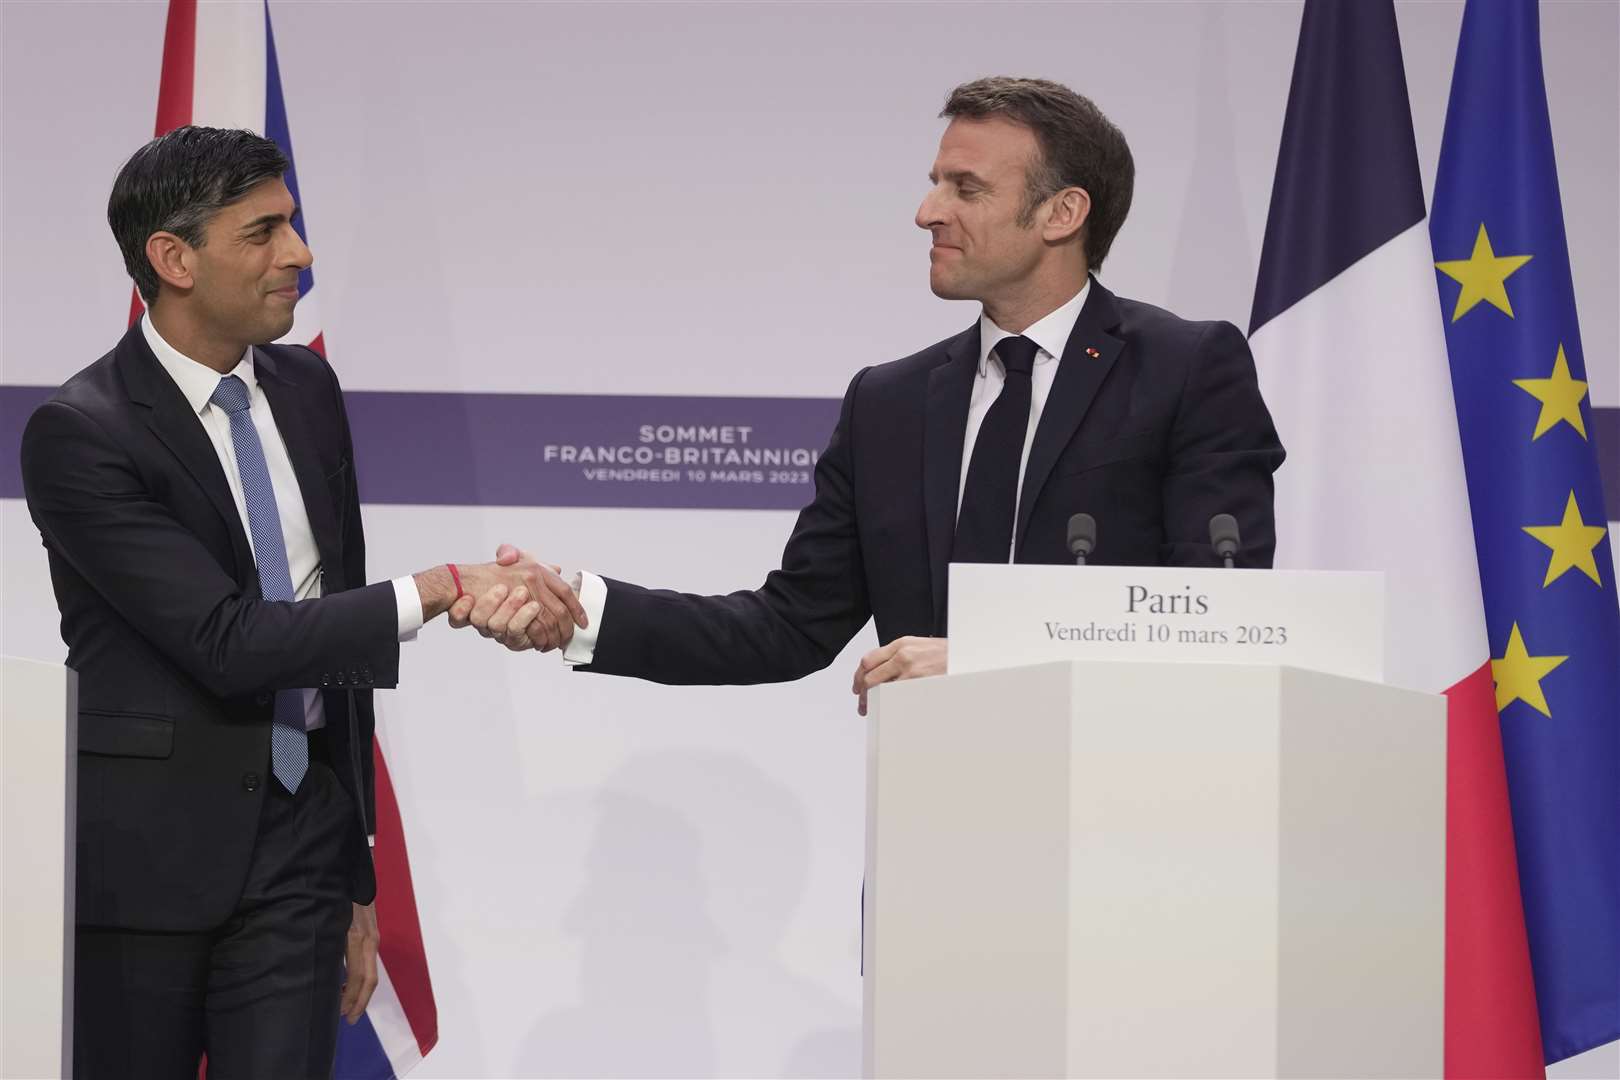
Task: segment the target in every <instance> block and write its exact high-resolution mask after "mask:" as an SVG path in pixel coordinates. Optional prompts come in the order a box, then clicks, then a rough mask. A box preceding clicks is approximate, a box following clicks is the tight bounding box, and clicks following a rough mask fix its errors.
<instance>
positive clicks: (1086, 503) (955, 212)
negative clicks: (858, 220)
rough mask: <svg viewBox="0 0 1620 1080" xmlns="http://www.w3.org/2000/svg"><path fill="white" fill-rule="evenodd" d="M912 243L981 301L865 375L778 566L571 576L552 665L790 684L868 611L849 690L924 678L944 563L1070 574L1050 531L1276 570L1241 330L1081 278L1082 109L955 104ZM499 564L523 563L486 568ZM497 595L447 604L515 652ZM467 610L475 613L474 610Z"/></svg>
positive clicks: (1075, 101)
mask: <svg viewBox="0 0 1620 1080" xmlns="http://www.w3.org/2000/svg"><path fill="white" fill-rule="evenodd" d="M942 115H943V116H946V117H949V118H950V124H949V126H948V127H947V128H946V131H945V133H944V136H943V137H942V138H941V140H940V147H939V155H938V157H937V159H936V161H935V163H934V168H933V171H932V172H931V173H930V177H929V178H930V181H931V183H932V185H933V186H932V188H931V190H930V191H929V192H928V195H927V196H926V197H925V198H924V199H923V202H922V205H921V207H919V209H918V211H917V224H918V225H919V226H920V227H922V228H924V229H926V230H928V232H929V233H930V234H931V235H932V238H933V247H932V250H931V252H930V260H931V267H930V273H929V283H930V285H931V287H932V289H933V291H934V293H935V294H936V295H938V296H940V297H942V298H945V299H951V300H976V301H979V302H980V303H981V304H982V305H983V309H982V313H981V316H980V318H979V319H978V321H977V322H976V323H975V324H974V325H973V326H971V327H969V328H968V329H967V330H965V331H963V332H962V333H960V334H958V335H956V336H955V337H952V338H949V339H947V340H945V341H942V342H939V343H937V344H935V345H931V346H929V347H928V348H926V349H924V350H922V351H921V352H919V353H916V354H915V355H913V356H909V357H906V358H905V359H903V360H896V361H894V362H892V363H888V364H881V365H878V366H876V367H871V368H867V369H866V370H864V371H861V372H860V373H858V374H857V375H856V376H855V378H854V380H853V381H852V382H851V383H850V386H849V390H848V392H847V393H846V394H845V395H844V402H843V408H842V410H841V412H840V414H839V419H838V426H837V428H836V429H835V430H834V432H833V435H832V440H831V442H830V443H829V444H828V446H827V449H826V451H825V452H824V453H823V454H822V456H821V459H820V461H819V462H818V463H817V466H816V495H815V499H814V501H813V502H811V504H810V505H809V506H807V507H805V509H804V510H803V512H802V513H801V514H800V515H799V520H798V524H797V525H796V526H795V528H794V531H793V535H792V537H791V538H790V539H789V540H788V543H787V548H786V550H785V551H784V552H783V556H782V567H781V569H780V570H777V571H775V572H773V573H772V574H771V575H770V576H769V577H768V578H767V579H766V581H765V584H764V585H763V586H762V587H761V588H759V589H757V590H754V591H749V592H737V593H732V594H730V595H728V596H690V595H683V594H678V593H672V592H666V591H658V590H649V589H644V588H641V587H639V586H636V585H631V584H628V583H625V582H620V581H612V580H604V579H600V578H596V577H595V576H594V575H589V574H586V575H582V576H581V581H580V592H581V599H582V600H583V601H584V604H585V608H586V610H587V612H589V613H590V615H591V627H590V628H589V629H587V630H583V631H581V632H580V633H578V634H576V635H575V636H574V637H573V640H572V641H571V642H570V643H569V646H568V648H567V651H566V652H565V654H564V655H565V657H566V658H567V659H568V660H569V661H570V662H573V663H578V664H580V665H582V667H583V669H584V670H589V671H598V672H605V673H609V674H615V675H633V676H638V677H641V678H646V679H653V680H656V681H660V682H667V683H756V682H772V681H782V680H788V679H796V678H799V677H801V676H803V675H806V674H808V673H810V672H812V671H817V670H819V669H821V668H823V667H825V666H826V665H827V664H829V663H830V662H831V661H832V660H833V658H834V657H836V656H837V655H838V653H839V652H840V651H841V650H842V649H843V647H844V646H845V645H846V644H847V643H848V642H849V640H850V639H851V638H852V637H853V636H854V635H855V634H856V633H857V632H858V631H859V630H860V628H861V627H862V626H864V625H865V623H866V620H867V619H868V618H873V617H875V618H876V620H877V632H878V639H879V641H881V642H882V643H883V644H882V645H881V647H879V648H877V649H875V650H873V651H872V652H870V653H868V654H867V655H866V657H864V658H863V659H862V661H861V663H860V666H859V668H858V670H857V671H856V673H855V681H854V690H855V692H856V693H858V694H859V695H860V700H861V708H862V711H863V712H864V709H865V695H866V691H867V690H868V689H869V688H871V687H872V686H875V685H878V684H879V683H883V682H888V681H890V680H893V679H900V678H911V677H916V676H921V675H935V674H941V673H943V672H944V670H945V657H946V648H947V644H946V636H945V635H946V631H947V627H946V624H945V615H946V597H945V586H946V567H947V565H948V564H949V563H951V562H1001V563H1004V562H1008V561H1013V562H1022V563H1067V562H1071V561H1072V557H1071V555H1070V553H1069V551H1068V548H1067V543H1066V541H1067V530H1066V524H1067V521H1068V518H1069V516H1070V515H1071V514H1073V513H1075V512H1077V511H1085V512H1087V513H1090V514H1091V515H1092V516H1093V517H1094V518H1095V519H1096V520H1097V522H1098V538H1097V546H1096V549H1095V551H1094V552H1093V553H1092V556H1091V558H1090V560H1089V561H1090V562H1092V563H1103V564H1107V563H1114V564H1136V565H1153V564H1163V565H1183V566H1188V565H1214V564H1215V561H1216V560H1215V553H1214V551H1213V549H1212V548H1211V546H1210V542H1209V521H1210V518H1211V517H1212V516H1213V515H1216V514H1221V513H1229V514H1232V515H1233V516H1234V517H1235V518H1236V519H1237V521H1238V523H1239V525H1240V528H1241V535H1242V540H1243V547H1242V550H1241V551H1240V552H1239V554H1238V562H1239V563H1240V564H1241V565H1245V566H1269V565H1270V564H1271V558H1272V551H1273V547H1274V544H1275V536H1274V526H1273V515H1272V479H1271V477H1272V473H1273V472H1274V471H1275V469H1276V468H1277V466H1278V465H1280V464H1281V463H1282V460H1283V449H1282V446H1281V445H1280V443H1279V442H1278V439H1277V433H1276V430H1275V429H1274V428H1273V426H1272V423H1271V417H1270V415H1269V414H1268V412H1267V411H1266V407H1265V404H1264V402H1263V401H1262V400H1261V398H1260V391H1259V387H1258V385H1257V383H1256V379H1255V372H1254V363H1253V360H1252V358H1251V357H1250V355H1249V350H1248V345H1247V343H1246V342H1245V340H1244V338H1243V335H1242V333H1240V332H1239V331H1238V330H1237V328H1236V327H1234V326H1232V325H1231V324H1229V323H1195V322H1188V321H1185V320H1183V319H1179V318H1177V317H1176V316H1174V315H1172V314H1170V313H1169V312H1167V311H1163V310H1160V309H1159V308H1155V307H1151V306H1149V305H1147V304H1142V303H1137V302H1136V301H1132V300H1125V299H1122V298H1119V297H1116V296H1114V295H1113V294H1112V293H1110V292H1109V291H1108V290H1107V289H1105V288H1103V286H1102V285H1101V284H1100V283H1099V282H1098V281H1097V280H1096V279H1095V278H1094V277H1092V273H1093V272H1094V271H1096V270H1098V269H1100V268H1101V266H1102V263H1103V260H1104V258H1105V257H1106V256H1107V254H1108V250H1109V247H1110V245H1111V244H1112V243H1113V240H1114V236H1115V234H1116V233H1118V231H1119V228H1120V226H1121V225H1122V224H1123V223H1124V221H1125V215H1126V212H1127V210H1128V209H1129V207H1130V202H1131V188H1132V183H1133V179H1134V165H1133V163H1132V159H1131V153H1130V149H1129V148H1128V146H1127V145H1126V142H1125V138H1124V136H1123V135H1122V134H1121V133H1120V131H1119V129H1118V128H1116V127H1115V126H1114V125H1113V124H1112V123H1110V122H1109V121H1108V120H1107V118H1106V117H1104V116H1103V115H1102V113H1101V112H1100V111H1098V109H1097V107H1096V106H1095V105H1093V104H1092V103H1091V102H1090V101H1089V100H1087V99H1086V98H1083V97H1081V96H1080V95H1078V94H1075V93H1074V92H1073V91H1071V90H1069V89H1067V88H1066V87H1062V86H1059V85H1057V84H1055V83H1051V82H1047V81H1044V80H1038V79H1009V78H991V79H981V80H978V81H976V82H972V83H967V84H965V85H963V86H960V87H958V88H957V89H956V90H955V91H953V92H952V94H951V96H950V98H949V100H948V101H947V103H946V106H945V109H944V112H943V113H942ZM501 557H503V558H512V557H516V556H515V552H514V551H513V550H510V549H503V551H502V552H501ZM514 607H515V605H512V604H511V602H510V601H507V602H506V604H504V605H502V604H497V603H495V602H494V600H493V598H490V599H480V600H478V601H477V603H476V605H475V603H474V601H473V600H471V599H467V600H463V601H462V604H461V607H460V608H458V610H457V611H456V612H454V613H453V618H454V619H456V620H459V619H460V618H462V617H463V614H464V613H465V614H466V616H467V617H470V618H471V620H472V621H473V623H474V624H475V625H478V626H479V627H480V629H481V630H483V631H484V632H486V633H490V632H491V631H490V624H491V622H493V624H494V627H495V630H494V632H495V633H498V634H499V635H501V636H502V637H503V638H506V639H507V640H508V641H509V643H512V642H514V641H515V642H516V643H518V644H521V641H520V640H518V639H521V637H522V632H521V630H515V629H514V627H520V626H521V625H522V624H521V622H520V621H517V620H514V619H509V618H508V616H509V615H510V613H511V611H512V609H513V608H514ZM469 609H470V610H469Z"/></svg>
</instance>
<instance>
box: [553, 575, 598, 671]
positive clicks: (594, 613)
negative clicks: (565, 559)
mask: <svg viewBox="0 0 1620 1080" xmlns="http://www.w3.org/2000/svg"><path fill="white" fill-rule="evenodd" d="M574 591H575V592H577V593H579V605H580V607H583V608H584V609H585V619H586V621H588V622H589V623H590V624H591V625H589V626H585V627H578V626H576V627H575V628H574V636H573V637H572V638H571V639H569V642H568V647H567V648H565V649H564V650H563V663H565V664H567V665H568V666H569V667H578V666H579V665H580V664H588V663H590V662H591V659H592V658H593V657H595V656H596V635H597V634H600V633H601V632H602V609H603V608H605V607H607V582H605V581H603V580H602V579H601V578H599V577H597V576H596V575H595V574H593V573H591V572H590V571H589V570H581V571H580V572H579V586H578V587H577V588H576V589H575V590H574Z"/></svg>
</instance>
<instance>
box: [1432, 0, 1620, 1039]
mask: <svg viewBox="0 0 1620 1080" xmlns="http://www.w3.org/2000/svg"><path fill="white" fill-rule="evenodd" d="M1429 228H1430V237H1431V239H1432V241H1433V247H1434V257H1435V259H1436V260H1437V261H1436V264H1435V265H1436V278H1437V280H1438V282H1439V287H1440V299H1441V307H1442V309H1443V317H1444V319H1445V323H1446V341H1447V348H1448V352H1449V354H1450V359H1451V378H1452V387H1453V390H1454V392H1455V395H1456V400H1457V421H1458V424H1459V426H1460V428H1461V431H1462V442H1463V456H1464V460H1465V464H1466V468H1467V474H1468V496H1469V500H1470V502H1471V504H1472V511H1473V519H1474V538H1475V544H1476V547H1477V549H1478V552H1479V570H1480V579H1481V584H1482V586H1483V589H1484V594H1485V614H1486V624H1487V627H1488V629H1489V633H1490V643H1491V668H1492V675H1493V677H1494V679H1495V683H1496V706H1497V710H1498V712H1499V714H1500V717H1501V724H1502V745H1503V751H1504V757H1505V760H1506V765H1507V779H1508V791H1509V795H1510V799H1511V803H1512V812H1513V831H1514V841H1515V844H1516V846H1517V850H1518V862H1519V882H1520V888H1521V890H1522V892H1523V895H1524V915H1525V925H1526V930H1527V932H1528V937H1529V943H1530V955H1531V963H1532V966H1533V968H1534V971H1535V984H1536V999H1537V1008H1538V1011H1539V1013H1540V1018H1541V1039H1542V1047H1543V1050H1544V1052H1545V1055H1546V1060H1547V1061H1549V1062H1553V1061H1559V1060H1562V1059H1563V1058H1566V1057H1570V1056H1572V1055H1574V1054H1578V1053H1580V1052H1582V1051H1584V1050H1588V1049H1591V1048H1592V1047H1594V1046H1599V1045H1602V1044H1603V1043H1606V1042H1611V1041H1613V1040H1615V1039H1620V603H1617V601H1616V595H1615V581H1614V559H1613V555H1612V553H1611V549H1610V545H1611V543H1612V538H1611V537H1610V536H1609V535H1608V529H1607V524H1606V523H1607V521H1608V515H1607V514H1606V512H1605V508H1604V505H1603V488H1602V484H1601V482H1600V479H1599V474H1598V458H1597V450H1596V447H1595V446H1594V443H1593V434H1594V433H1593V425H1592V415H1591V414H1592V410H1591V401H1590V397H1589V395H1588V393H1587V386H1586V362H1585V356H1584V355H1583V353H1582V351H1581V338H1580V330H1579V327H1578V325H1577V323H1576V318H1575V293H1574V288H1573V285H1572V282H1571V279H1570V269H1569V250H1568V246H1567V243H1566V241H1565V233H1564V216H1563V209H1562V206H1561V203H1560V201H1559V196H1558V172H1557V166H1556V163H1555V162H1554V160H1553V141H1552V126H1551V123H1550V121H1549V119H1548V114H1547V94H1546V88H1545V85H1544V83H1543V80H1542V66H1541V37H1540V24H1539V21H1538V12H1537V9H1536V3H1535V0H1491V2H1490V3H1480V2H1479V0H1469V3H1468V7H1467V9H1466V11H1465V13H1464V15H1463V26H1462V37H1461V40H1460V42H1459V44H1458V47H1457V66H1456V70H1455V73H1454V74H1453V76H1452V84H1451V102H1450V105H1449V107H1448V109H1447V111H1446V130H1445V140H1444V142H1443V144H1442V147H1441V152H1440V169H1439V174H1438V176H1437V177H1436V180H1435V193H1434V208H1433V213H1432V214H1431V215H1430V226H1429Z"/></svg>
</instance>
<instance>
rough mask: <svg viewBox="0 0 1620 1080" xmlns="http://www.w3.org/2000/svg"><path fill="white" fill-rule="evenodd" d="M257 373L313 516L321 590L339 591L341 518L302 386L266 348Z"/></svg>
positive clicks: (256, 359)
mask: <svg viewBox="0 0 1620 1080" xmlns="http://www.w3.org/2000/svg"><path fill="white" fill-rule="evenodd" d="M253 373H254V376H255V377H256V378H257V379H258V380H259V385H260V386H262V387H263V388H264V396H265V398H266V399H267V400H268V401H269V402H270V413H271V415H272V416H274V417H275V420H276V430H277V431H279V432H281V441H282V442H283V443H284V444H286V447H287V458H288V460H290V461H291V462H292V467H293V475H294V476H295V477H297V479H298V491H299V494H300V495H302V496H303V500H304V513H306V514H307V515H308V516H309V529H310V532H312V533H314V534H315V549H316V550H317V551H318V552H319V553H320V556H321V575H322V588H321V591H322V592H323V593H331V592H337V591H339V590H341V589H343V588H344V583H343V569H342V567H343V562H342V560H341V559H340V558H339V557H338V556H339V554H340V552H339V551H338V526H337V516H336V515H335V514H334V513H333V512H332V495H331V492H329V491H328V490H327V487H326V477H325V476H324V475H323V474H322V472H321V462H320V458H319V456H318V455H317V454H316V453H315V443H314V440H313V439H312V437H311V436H310V431H309V425H308V424H306V423H305V422H304V411H303V409H302V408H300V404H301V403H300V402H299V400H298V384H297V383H295V382H292V381H291V380H289V379H288V378H287V377H286V375H284V374H283V373H282V371H281V370H280V367H279V365H277V363H276V361H275V358H274V357H272V356H271V355H270V354H269V353H268V352H266V351H265V350H264V349H258V348H256V349H254V350H253Z"/></svg>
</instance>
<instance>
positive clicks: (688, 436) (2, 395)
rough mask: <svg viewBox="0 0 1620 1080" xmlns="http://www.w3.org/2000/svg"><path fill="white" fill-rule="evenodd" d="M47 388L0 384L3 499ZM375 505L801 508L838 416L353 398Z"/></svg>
mask: <svg viewBox="0 0 1620 1080" xmlns="http://www.w3.org/2000/svg"><path fill="white" fill-rule="evenodd" d="M50 393H51V390H50V388H48V387H42V386H4V387H0V421H3V429H0V454H3V455H4V465H3V467H0V496H4V497H5V498H21V497H22V477H21V475H20V473H19V471H18V461H17V458H18V450H19V446H20V443H21V439H22V428H23V425H24V424H25V423H26V422H27V419H28V415H29V413H31V412H32V411H33V410H34V409H35V408H36V407H37V406H38V405H39V404H40V402H42V401H44V400H45V399H46V397H48V396H49V395H50ZM344 400H345V401H346V402H347V404H348V410H349V423H350V426H351V428H352V430H353V435H354V445H355V459H356V460H355V468H356V470H357V471H358V473H359V476H360V494H361V497H362V499H364V500H365V501H366V502H369V503H387V504H395V505H461V506H590V507H596V506H602V507H668V508H686V509H726V510H797V509H798V508H799V507H801V506H803V505H804V504H805V503H807V502H809V501H810V498H811V496H812V495H813V494H814V486H813V483H812V476H813V473H814V469H815V463H816V460H817V459H818V458H819V456H820V454H821V451H822V448H823V447H825V446H826V443H827V439H828V437H829V436H830V435H831V434H832V429H833V426H834V424H835V423H837V420H838V401H837V399H835V398H743V397H631V396H615V395H585V394H578V395H575V394H450V393H393V392H382V391H365V390H351V391H349V392H347V393H346V394H344Z"/></svg>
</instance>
